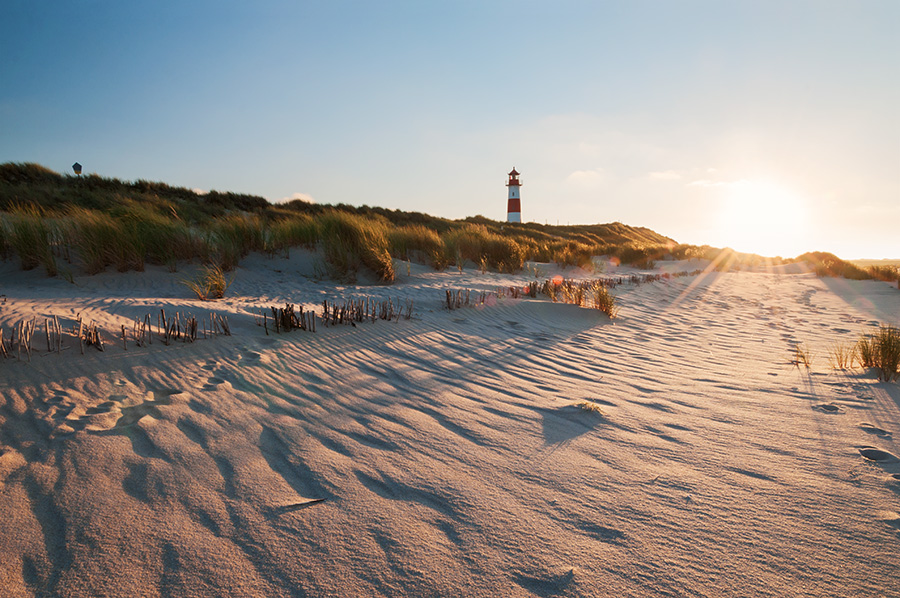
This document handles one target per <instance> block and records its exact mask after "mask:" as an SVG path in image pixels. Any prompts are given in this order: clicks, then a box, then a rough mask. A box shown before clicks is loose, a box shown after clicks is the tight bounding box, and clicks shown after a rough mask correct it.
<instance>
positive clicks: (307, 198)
mask: <svg viewBox="0 0 900 598" xmlns="http://www.w3.org/2000/svg"><path fill="white" fill-rule="evenodd" d="M295 199H299V200H300V201H305V202H306V203H316V200H315V199H314V198H313V196H312V195H310V194H309V193H299V192H298V193H294V194H292V195H288V196H287V197H282V198H281V199H279V200H276V201H275V203H287V202H289V201H294V200H295Z"/></svg>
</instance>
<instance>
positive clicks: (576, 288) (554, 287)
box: [541, 276, 619, 319]
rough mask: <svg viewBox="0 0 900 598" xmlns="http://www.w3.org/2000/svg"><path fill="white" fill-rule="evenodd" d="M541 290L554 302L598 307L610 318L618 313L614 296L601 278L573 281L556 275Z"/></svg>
mask: <svg viewBox="0 0 900 598" xmlns="http://www.w3.org/2000/svg"><path fill="white" fill-rule="evenodd" d="M541 292H542V293H543V294H544V295H547V296H548V297H550V299H551V300H552V301H554V302H557V301H559V302H562V303H572V304H574V305H580V306H581V307H590V308H592V309H598V310H600V311H602V312H603V313H605V314H606V315H607V316H609V318H610V319H613V318H615V317H616V316H617V315H618V313H619V306H618V303H617V300H616V296H615V295H613V294H612V293H611V292H610V290H609V284H608V283H607V282H606V281H603V280H582V281H575V280H568V279H564V278H562V277H561V276H557V277H555V278H551V279H550V280H548V281H546V282H545V283H544V284H543V286H542V287H541Z"/></svg>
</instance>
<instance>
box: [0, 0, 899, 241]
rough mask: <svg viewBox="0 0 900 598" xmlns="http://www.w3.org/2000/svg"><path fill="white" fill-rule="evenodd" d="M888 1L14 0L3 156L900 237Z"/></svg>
mask: <svg viewBox="0 0 900 598" xmlns="http://www.w3.org/2000/svg"><path fill="white" fill-rule="evenodd" d="M898 27H900V2H894V1H892V0H882V1H878V0H871V1H855V2H854V1H850V0H847V1H843V2H831V1H828V0H816V1H809V2H799V1H791V0H781V1H777V2H768V1H765V0H754V1H746V2H744V1H740V0H736V1H730V2H722V1H713V0H709V1H699V0H696V1H690V0H685V1H676V0H671V1H663V0H658V1H652V2H651V1H641V0H630V1H625V0H623V1H620V2H602V1H595V2H578V1H568V0H559V1H554V2H550V1H540V2H538V1H532V2H528V1H524V2H504V1H490V0H481V1H472V2H469V1H446V2H440V3H437V2H423V1H415V2H413V1H410V2H381V3H378V2H343V1H340V0H332V1H327V2H326V1H321V2H267V1H265V0H262V1H259V2H253V3H250V2H228V1H218V2H185V1H182V2H166V1H162V2H112V1H83V2H79V1H73V2H66V3H62V2H59V3H57V2H33V1H27V2H22V1H19V0H5V1H4V2H3V3H2V6H0V55H2V56H3V57H4V58H3V60H2V61H0V162H7V161H13V162H26V161H27V162H38V163H40V164H43V165H45V166H47V167H49V168H52V169H54V170H57V171H60V172H64V171H67V170H68V169H69V167H70V165H71V164H72V163H73V162H75V161H76V160H77V161H79V162H80V163H82V164H83V165H84V166H85V170H86V171H87V172H95V173H97V174H100V175H102V176H110V177H118V178H121V179H126V180H132V179H139V178H140V179H147V180H154V181H164V182H167V183H170V184H173V185H181V186H186V187H191V188H196V189H203V190H209V189H217V190H220V191H236V192H246V193H254V194H259V195H263V196H265V197H266V198H268V199H269V200H272V201H276V200H280V199H283V198H289V197H293V196H297V195H300V196H307V197H312V198H313V199H314V200H315V201H318V202H320V203H350V204H355V205H362V204H368V205H378V206H384V207H388V208H399V209H403V210H417V211H423V212H427V213H431V214H435V215H439V216H444V217H449V218H463V217H465V216H471V215H475V214H482V215H484V216H488V217H490V218H494V219H498V220H500V219H504V218H505V210H506V188H505V187H504V183H505V180H506V173H507V172H508V171H509V170H510V169H511V168H512V167H513V166H515V167H516V168H517V169H518V170H519V171H520V172H521V173H522V177H521V179H522V182H523V183H524V184H523V187H522V210H523V219H524V220H526V221H537V222H549V223H554V224H555V223H557V222H559V223H560V224H566V223H572V224H575V223H602V222H612V221H621V222H625V223H626V224H631V225H635V226H647V227H649V228H652V229H654V230H656V231H658V232H660V233H662V234H665V235H668V236H670V237H673V238H674V239H676V240H678V241H680V242H686V243H695V244H703V243H709V244H712V245H717V246H725V245H728V246H732V247H735V248H736V249H739V250H749V251H758V252H762V253H766V254H769V255H775V254H780V255H785V256H793V255H796V254H798V253H800V252H802V251H806V250H825V251H833V252H835V253H837V254H838V255H840V256H842V257H846V258H858V257H890V258H900V234H898V232H897V231H898V226H897V224H898V222H900V110H898V106H900V41H898V36H897V35H896V31H897V29H898Z"/></svg>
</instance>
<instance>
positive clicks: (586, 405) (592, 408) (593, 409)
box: [575, 401, 606, 416]
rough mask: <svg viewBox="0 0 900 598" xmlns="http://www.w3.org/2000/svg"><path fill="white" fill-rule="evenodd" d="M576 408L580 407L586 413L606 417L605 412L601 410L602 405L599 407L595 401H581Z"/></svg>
mask: <svg viewBox="0 0 900 598" xmlns="http://www.w3.org/2000/svg"><path fill="white" fill-rule="evenodd" d="M575 406H576V407H580V408H581V409H583V410H584V411H587V412H588V413H596V414H597V415H603V416H605V415H606V413H604V412H603V410H602V409H601V408H600V405H598V404H597V403H595V402H593V401H581V402H580V403H576V404H575Z"/></svg>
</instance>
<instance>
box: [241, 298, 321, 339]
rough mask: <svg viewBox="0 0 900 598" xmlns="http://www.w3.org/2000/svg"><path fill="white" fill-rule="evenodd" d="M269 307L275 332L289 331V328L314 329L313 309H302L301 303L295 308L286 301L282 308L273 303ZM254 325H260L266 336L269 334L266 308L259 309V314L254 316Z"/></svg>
mask: <svg viewBox="0 0 900 598" xmlns="http://www.w3.org/2000/svg"><path fill="white" fill-rule="evenodd" d="M269 309H270V310H271V313H272V316H271V318H272V327H273V328H274V329H275V332H276V333H281V332H290V331H291V330H306V331H308V332H315V331H316V312H315V310H312V309H309V310H304V309H303V306H302V305H300V306H299V307H298V309H296V310H295V309H294V305H293V304H292V303H286V304H285V306H284V307H282V308H279V307H275V306H274V305H273V306H272V307H270V308H269ZM256 325H257V326H262V327H263V328H264V329H265V331H266V336H268V335H269V313H268V312H267V311H266V310H260V312H259V315H257V316H256Z"/></svg>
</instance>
